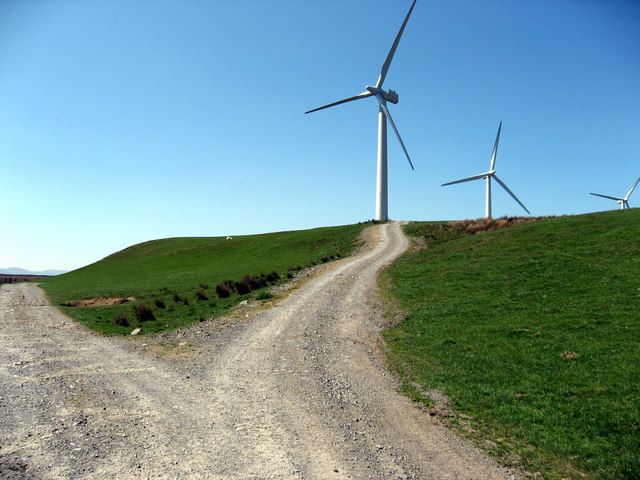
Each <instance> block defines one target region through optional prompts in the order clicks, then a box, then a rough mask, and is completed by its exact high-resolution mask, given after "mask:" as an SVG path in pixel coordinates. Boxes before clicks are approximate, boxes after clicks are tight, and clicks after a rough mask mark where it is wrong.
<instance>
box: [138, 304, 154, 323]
mask: <svg viewBox="0 0 640 480" xmlns="http://www.w3.org/2000/svg"><path fill="white" fill-rule="evenodd" d="M133 312H134V314H135V316H136V318H137V319H138V321H139V322H148V321H151V320H155V319H156V317H155V315H154V314H153V311H152V310H151V308H150V307H148V306H147V305H145V304H144V303H139V304H137V305H134V306H133Z"/></svg>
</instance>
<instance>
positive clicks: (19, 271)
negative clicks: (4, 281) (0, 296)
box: [0, 267, 69, 276]
mask: <svg viewBox="0 0 640 480" xmlns="http://www.w3.org/2000/svg"><path fill="white" fill-rule="evenodd" d="M68 271H69V270H42V271H38V272H36V271H32V270H25V269H24V268H18V267H10V268H1V267H0V274H4V275H47V276H55V275H62V274H63V273H67V272H68Z"/></svg>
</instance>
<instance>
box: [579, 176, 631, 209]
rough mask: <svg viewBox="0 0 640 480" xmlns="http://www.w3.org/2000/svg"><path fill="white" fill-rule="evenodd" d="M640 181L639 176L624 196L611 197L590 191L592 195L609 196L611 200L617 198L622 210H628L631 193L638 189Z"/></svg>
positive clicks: (607, 196)
mask: <svg viewBox="0 0 640 480" xmlns="http://www.w3.org/2000/svg"><path fill="white" fill-rule="evenodd" d="M639 182H640V177H638V179H637V180H636V183H634V184H633V187H631V190H629V191H628V192H627V194H626V195H625V196H624V197H623V198H619V197H610V196H609V195H602V194H600V193H591V192H589V193H591V195H595V196H596V197H603V198H608V199H609V200H615V201H616V202H618V205H620V208H621V209H622V210H626V209H628V208H629V197H631V194H632V193H633V191H634V190H635V189H636V187H637V186H638V183H639Z"/></svg>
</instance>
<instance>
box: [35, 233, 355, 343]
mask: <svg viewBox="0 0 640 480" xmlns="http://www.w3.org/2000/svg"><path fill="white" fill-rule="evenodd" d="M366 226H367V225H366V224H358V225H346V226H341V227H328V228H317V229H312V230H301V231H292V232H279V233H270V234H263V235H247V236H238V237H233V238H232V239H229V240H227V239H226V238H224V237H219V238H170V239H164V240H154V241H151V242H145V243H141V244H138V245H134V246H132V247H129V248H127V249H125V250H122V251H121V252H118V253H115V254H113V255H111V256H109V257H106V258H105V259H103V260H100V261H99V262H96V263H94V264H92V265H89V266H87V267H84V268H81V269H78V270H75V271H73V272H69V273H67V274H64V275H60V276H56V277H51V278H48V279H47V280H46V281H45V282H44V283H43V287H44V289H45V290H46V291H47V293H48V294H49V296H50V298H51V299H52V301H53V302H54V303H55V304H57V305H60V308H61V309H62V310H63V311H64V312H65V313H66V314H68V315H70V316H71V317H73V318H75V319H77V320H79V321H81V322H82V323H84V324H85V325H87V326H88V327H89V328H92V329H94V330H96V331H99V332H102V333H105V334H127V333H129V332H131V330H132V329H133V328H135V327H141V328H142V329H143V332H144V333H152V332H159V331H162V330H173V329H176V328H180V327H182V326H185V325H188V324H191V323H194V322H197V321H199V320H204V319H208V318H211V317H215V316H219V315H221V314H223V313H225V312H227V311H228V310H229V309H230V308H231V307H233V306H234V305H236V304H238V303H239V302H240V301H242V300H245V299H252V298H258V299H267V298H269V295H268V294H267V290H266V287H264V286H263V287H262V288H254V289H253V291H251V292H250V293H248V294H244V295H240V294H239V293H237V292H233V291H231V295H230V296H229V297H228V298H220V297H219V295H218V294H217V293H216V285H219V284H221V283H222V282H224V280H232V281H236V282H238V281H240V280H242V279H243V278H244V277H245V276H246V275H251V276H258V275H260V274H262V273H264V274H268V273H271V272H276V273H277V274H278V277H279V278H280V279H281V280H275V279H274V278H271V279H270V280H271V281H270V282H269V284H271V285H273V284H274V283H278V281H283V280H284V279H286V277H287V276H291V275H292V272H295V271H297V270H299V269H302V268H305V267H308V266H311V265H314V264H316V263H320V262H326V261H328V260H330V259H332V258H337V257H342V256H346V255H349V254H351V253H352V252H353V250H354V248H355V247H356V243H357V237H358V235H359V234H360V233H361V231H362V229H363V228H364V227H366ZM96 297H123V298H126V297H134V298H135V301H134V302H128V303H123V304H117V305H110V306H95V307H70V306H64V305H65V304H71V303H74V302H76V301H78V300H82V299H90V298H96ZM140 304H144V305H146V306H148V307H150V309H151V310H152V314H153V318H154V319H153V320H139V319H138V318H137V316H136V315H135V312H134V307H135V306H137V305H140ZM118 317H120V320H118Z"/></svg>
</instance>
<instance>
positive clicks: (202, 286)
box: [200, 283, 209, 290]
mask: <svg viewBox="0 0 640 480" xmlns="http://www.w3.org/2000/svg"><path fill="white" fill-rule="evenodd" d="M200 288H201V289H202V290H209V284H208V283H201V284H200Z"/></svg>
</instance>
